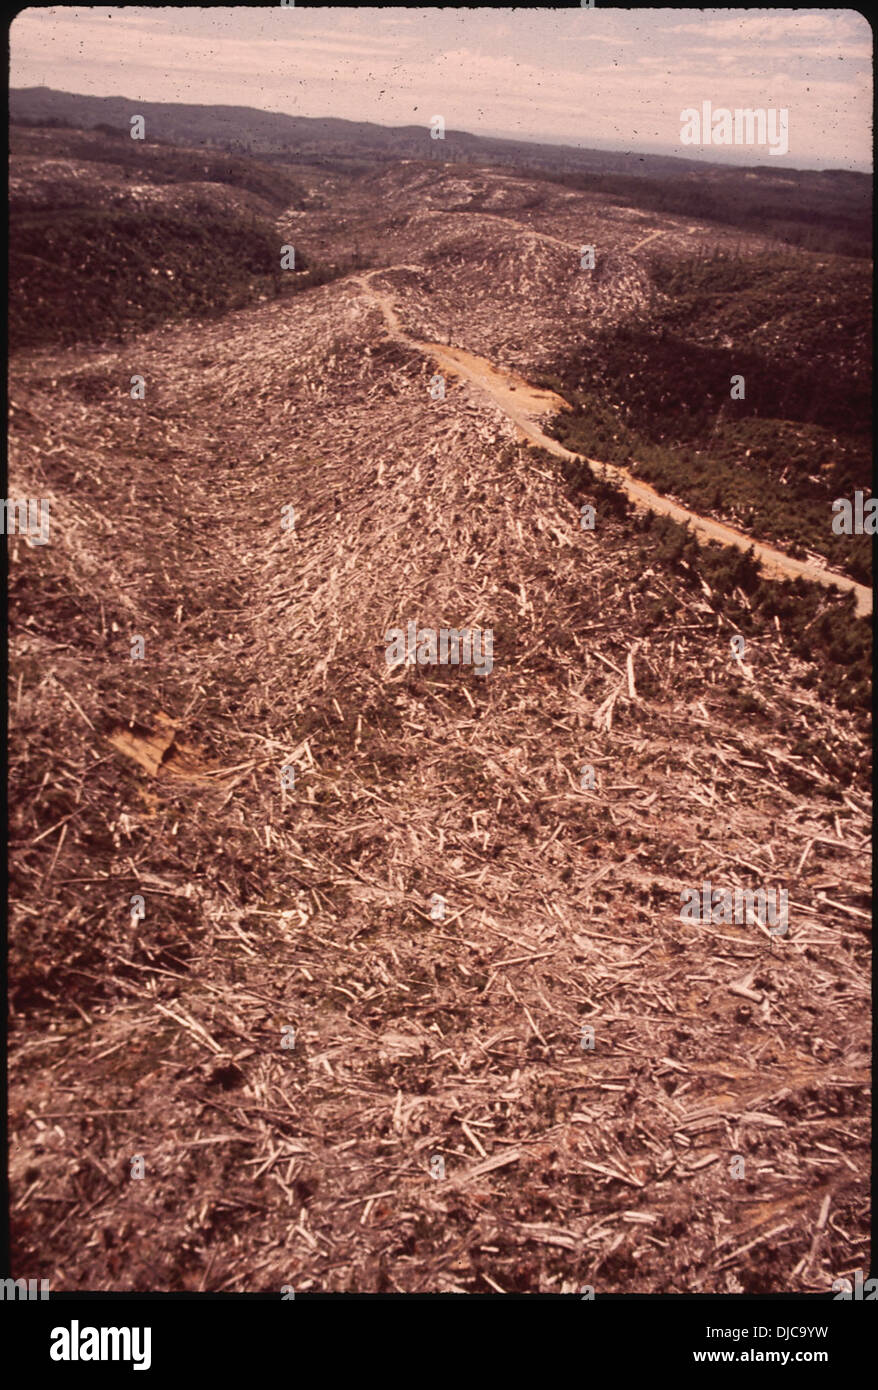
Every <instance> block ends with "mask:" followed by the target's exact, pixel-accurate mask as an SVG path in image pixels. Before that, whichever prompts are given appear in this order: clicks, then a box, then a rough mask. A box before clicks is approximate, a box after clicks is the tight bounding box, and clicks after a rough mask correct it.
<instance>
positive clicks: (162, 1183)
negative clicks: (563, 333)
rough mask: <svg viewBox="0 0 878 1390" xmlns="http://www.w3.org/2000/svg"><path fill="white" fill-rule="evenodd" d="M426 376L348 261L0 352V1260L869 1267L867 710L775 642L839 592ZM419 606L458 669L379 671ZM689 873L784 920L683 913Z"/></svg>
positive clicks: (695, 1285) (78, 1272) (223, 1286)
mask: <svg viewBox="0 0 878 1390" xmlns="http://www.w3.org/2000/svg"><path fill="white" fill-rule="evenodd" d="M291 216H293V215H292V214H291ZM449 229H450V230H449V235H451V234H454V224H453V222H450V223H449ZM400 235H401V236H404V235H405V228H402V229H401V231H400ZM510 235H511V236H513V237H515V238H518V237H519V236H520V235H521V234H520V233H517V232H514V231H513V232H511V233H510ZM516 244H517V245H518V244H520V243H519V242H517V241H516ZM496 245H497V244H496V243H492V247H495V246H496ZM396 250H397V248H396V247H395V246H393V247H390V248H388V251H387V255H388V256H390V255H391V254H393V255H395V254H396ZM492 254H493V252H492ZM497 254H498V255H499V256H500V257H501V258H502V257H504V256H506V255H508V254H509V253H508V251H507V250H506V249H504V246H503V244H501V245H500V246H499V247H498V248H497ZM534 254H535V255H536V254H540V255H542V254H543V253H542V252H539V253H538V252H536V251H535V252H534ZM551 254H554V253H551ZM545 255H546V257H547V258H548V257H549V255H550V253H549V252H548V251H547V252H546V253H545ZM503 263H504V262H503V261H502V259H501V261H500V264H503ZM416 266H417V268H416V270H414V271H412V272H410V277H411V278H410V280H409V281H408V282H407V281H406V277H405V274H403V275H401V276H399V275H395V276H392V277H390V279H388V281H387V283H386V289H387V292H388V293H389V294H392V295H393V296H395V297H396V298H397V300H398V306H399V312H400V317H401V318H402V320H403V321H404V322H406V323H407V324H408V326H409V327H411V328H413V329H420V327H421V323H423V320H424V318H425V317H426V316H427V315H428V313H429V310H428V309H427V307H426V306H427V304H428V302H429V301H428V298H427V297H423V298H422V297H421V296H415V295H414V294H413V293H411V291H410V295H411V302H410V303H408V304H407V299H406V290H405V286H406V283H409V284H410V286H414V285H417V284H419V283H421V282H420V281H419V280H418V278H417V277H418V275H420V274H421V273H422V272H423V266H422V264H421V262H420V260H419V261H418V262H417V263H416ZM450 273H451V272H450V271H449V274H450ZM464 273H465V274H469V273H470V272H469V271H468V270H467V271H465V272H464ZM632 274H633V275H634V276H635V277H636V276H637V275H638V274H639V271H637V269H636V266H635V267H634V268H633V269H632ZM484 283H487V284H489V285H491V284H492V283H493V282H491V281H490V280H488V281H483V284H484ZM475 288H476V286H475V282H474V283H473V292H475ZM437 292H438V293H441V292H439V291H437ZM484 297H485V298H489V297H490V295H486V296H484ZM494 298H495V301H496V305H497V308H498V314H501V315H502V314H503V313H504V312H506V310H505V309H504V305H505V304H506V294H505V292H504V289H503V287H502V286H501V287H500V288H498V289H497V290H496V291H494ZM524 298H525V301H526V303H525V309H526V313H527V314H534V315H539V314H543V313H545V312H546V311H545V310H544V309H542V308H540V307H539V300H538V298H537V297H536V296H531V297H527V296H525V297H524ZM441 302H442V312H443V313H448V312H450V309H451V306H452V297H451V295H450V294H449V295H448V297H447V298H446V299H445V300H444V301H441ZM465 304H466V301H465V299H463V298H461V299H459V300H458V307H457V312H458V313H460V314H461V315H462V314H463V312H464V310H465ZM508 312H509V314H510V318H509V320H508V322H509V328H507V327H501V329H500V333H501V335H504V334H507V333H508V332H509V331H511V322H512V317H511V315H512V311H511V310H509V311H508ZM488 317H489V314H488V309H487V307H486V308H485V309H484V311H483V316H482V318H481V319H480V320H476V319H474V339H473V341H471V343H470V346H472V347H473V349H474V350H479V348H480V347H481V346H482V345H483V343H484V342H486V341H487V339H488V336H489V328H488ZM519 321H520V323H521V324H522V329H520V331H526V322H527V319H526V318H522V317H520V320H519ZM461 322H462V319H461ZM426 327H427V325H424V331H423V336H425V337H428V336H434V335H433V334H430V333H428V332H427V331H426ZM454 331H455V332H457V331H458V330H457V329H455V330H454ZM495 331H496V330H495ZM496 341H497V340H496V339H495V346H496ZM531 350H532V348H531V346H530V344H528V346H527V347H524V346H523V347H522V348H521V352H522V355H526V354H527V353H529V352H530V351H531ZM133 372H137V373H139V374H141V375H142V376H143V377H144V379H145V381H146V384H147V393H146V399H145V401H136V400H131V399H130V396H129V383H130V378H131V375H132V373H133ZM432 374H433V368H432V364H431V363H430V362H429V360H427V359H426V358H425V357H423V356H422V355H421V354H419V353H417V352H415V351H413V350H407V349H405V348H404V347H401V346H399V345H398V344H393V343H391V342H388V341H387V339H386V329H385V323H384V319H383V315H382V314H381V312H380V309H379V307H378V306H376V304H375V302H374V300H373V299H372V297H371V296H370V295H369V294H368V293H367V292H366V290H365V288H364V286H363V284H362V283H361V282H360V281H358V279H357V277H356V276H350V277H346V278H344V279H339V280H336V281H335V282H334V283H332V284H328V285H324V286H322V287H320V288H316V289H311V290H309V291H308V292H307V293H306V294H302V295H297V296H295V297H293V298H288V299H282V300H277V301H275V302H269V303H264V304H258V305H255V306H251V307H247V308H241V309H239V310H237V311H236V312H234V313H231V314H228V315H227V316H226V317H224V318H223V319H222V320H216V321H212V322H208V323H201V322H198V321H196V320H190V321H187V322H185V323H181V324H174V325H165V326H162V327H155V328H153V329H152V330H151V331H150V332H148V333H145V334H142V335H139V336H138V337H137V338H136V339H135V340H133V341H132V342H129V343H126V344H124V345H121V346H120V345H114V344H112V343H105V344H103V345H98V346H77V347H71V348H69V349H67V350H61V349H58V348H54V347H53V348H42V349H40V350H31V351H29V352H27V353H20V354H19V355H18V356H17V357H16V359H15V360H14V362H13V368H12V380H11V400H12V405H13V416H12V421H13V453H12V486H13V487H14V489H15V490H16V491H17V492H19V493H21V494H23V495H27V496H45V497H48V498H49V499H50V500H51V517H52V540H51V544H50V545H48V546H28V545H26V544H24V543H23V542H21V541H19V540H13V541H12V542H11V544H10V554H11V603H12V610H11V613H12V626H11V631H12V637H11V680H12V684H11V701H10V713H11V720H12V733H11V750H12V754H13V760H12V769H11V777H12V781H11V812H10V816H11V820H10V828H11V836H12V875H13V905H12V926H11V931H12V936H11V959H10V975H11V1002H12V1005H13V1013H12V1021H11V1034H10V1049H11V1057H10V1109H11V1118H10V1124H11V1133H12V1174H11V1181H12V1195H13V1208H14V1229H13V1240H14V1252H15V1262H16V1264H17V1265H18V1266H19V1267H21V1268H25V1267H26V1268H27V1270H28V1272H29V1273H30V1274H32V1275H34V1276H45V1277H49V1278H50V1279H51V1281H52V1287H53V1288H55V1287H58V1288H65V1289H82V1288H98V1289H120V1290H145V1289H196V1290H197V1289H201V1290H271V1289H278V1288H280V1287H281V1285H284V1284H292V1285H293V1286H294V1287H295V1288H296V1289H297V1290H299V1289H301V1290H305V1289H309V1288H314V1289H330V1290H336V1289H337V1290H341V1289H360V1290H367V1291H372V1290H376V1289H377V1290H403V1291H413V1290H419V1289H431V1290H448V1291H454V1290H463V1291H469V1292H479V1291H482V1292H486V1291H489V1290H497V1289H500V1290H507V1291H508V1290H524V1291H537V1290H552V1291H562V1290H563V1291H573V1290H576V1289H579V1288H581V1287H582V1286H584V1285H593V1286H595V1287H596V1288H597V1289H598V1290H599V1291H601V1292H616V1291H625V1292H636V1291H644V1292H645V1291H649V1292H657V1291H692V1292H705V1293H706V1292H715V1291H719V1292H740V1291H746V1292H773V1291H778V1290H783V1291H793V1290H815V1291H816V1290H820V1291H825V1290H826V1289H828V1288H829V1285H830V1283H831V1280H832V1278H834V1277H835V1275H836V1273H837V1272H838V1271H840V1270H847V1269H852V1268H854V1267H856V1266H862V1267H867V1264H868V1248H867V1241H868V1202H869V1186H868V1183H869V1178H868V1174H869V1153H868V1142H869V1128H868V1115H867V1100H866V1097H867V1089H868V1085H869V1064H868V1048H869V1026H868V1019H867V1011H868V1000H869V981H868V945H869V940H868V935H867V931H866V928H867V925H868V923H867V917H868V903H869V896H868V895H869V878H868V870H869V859H868V829H869V818H868V809H869V803H868V794H869V767H868V759H869V744H868V733H867V729H866V727H865V719H864V717H863V716H862V715H861V714H859V713H858V712H856V711H855V710H844V709H841V708H839V707H838V705H837V704H836V703H835V702H834V701H833V700H831V699H827V698H823V697H821V696H820V695H819V694H818V693H817V686H818V684H819V682H820V680H821V679H822V678H823V676H824V675H825V670H826V662H827V657H826V654H825V650H824V648H823V646H822V645H821V644H820V643H815V644H814V646H813V649H812V650H811V651H810V653H809V652H806V653H805V654H803V653H802V652H801V650H800V648H798V647H797V646H795V645H794V644H793V643H792V641H791V638H790V631H791V625H792V621H793V619H792V616H791V615H792V612H793V610H794V609H796V608H797V607H798V608H801V607H802V606H803V605H805V604H806V603H811V604H813V622H814V624H815V631H816V630H817V629H818V628H819V626H820V625H821V624H823V625H824V627H826V626H829V627H832V626H833V625H838V624H839V622H840V621H841V620H842V619H843V618H844V616H845V615H846V614H847V612H848V610H847V607H846V605H845V603H844V601H843V600H841V599H838V598H834V597H832V596H831V595H830V594H824V593H820V594H815V593H809V594H805V592H804V591H801V590H798V591H796V592H795V593H794V594H792V595H789V594H786V595H785V594H784V593H783V592H782V591H781V590H777V591H776V592H777V595H778V597H777V606H776V608H775V610H774V613H773V615H772V614H771V613H769V612H768V611H766V610H765V609H764V608H762V607H760V606H759V604H758V603H757V602H756V601H755V599H754V596H753V591H752V590H751V589H749V588H748V575H747V569H746V566H745V565H744V566H742V567H740V568H739V569H738V570H736V571H734V575H735V576H737V578H733V579H732V581H731V582H729V583H728V585H727V586H719V585H717V584H716V583H715V582H714V583H711V570H710V569H709V568H705V569H703V570H701V569H700V567H699V563H698V561H697V558H696V557H694V556H693V555H692V554H691V553H689V552H688V551H687V552H685V553H684V551H683V550H682V549H681V542H680V541H679V538H678V537H675V535H674V533H673V531H672V530H671V531H669V530H667V529H665V528H663V527H662V526H660V525H659V524H658V523H651V522H650V521H649V520H648V519H638V518H636V517H634V516H633V515H632V514H631V513H630V512H628V511H627V509H626V507H625V505H624V503H623V502H622V501H621V500H620V499H619V498H618V496H617V495H615V494H614V493H613V492H612V490H609V489H606V488H602V487H601V486H600V485H599V484H596V483H595V482H594V481H593V480H592V479H590V478H589V476H588V473H587V470H581V471H580V472H578V473H576V472H573V471H570V470H568V471H567V472H566V474H565V471H564V469H563V468H562V466H561V464H560V462H559V461H558V460H556V459H553V458H552V457H550V456H548V455H545V454H542V453H539V452H536V451H533V450H530V449H528V448H526V447H524V446H523V445H521V444H520V443H519V442H518V441H517V439H516V437H515V431H514V427H513V426H512V425H511V424H510V423H509V422H508V421H507V420H506V419H505V417H504V416H503V415H502V413H501V412H500V411H499V410H498V409H496V407H493V406H491V405H490V404H489V403H487V402H486V401H485V400H484V399H483V398H482V397H480V396H478V395H477V394H475V393H474V392H472V391H471V389H470V388H469V387H468V386H467V385H466V384H465V383H461V382H455V381H453V380H449V382H448V383H447V389H446V395H445V398H444V400H441V401H440V400H433V399H431V396H430V393H429V385H430V381H431V377H432ZM586 503H592V504H594V505H595V507H596V523H595V528H594V530H593V531H588V530H584V529H583V527H582V526H581V524H580V520H581V513H580V509H581V507H582V506H583V505H584V504H586ZM287 506H292V508H293V513H292V514H290V513H289V512H286V513H285V512H284V507H287ZM291 515H292V517H293V518H294V520H295V526H294V528H293V529H284V520H285V518H286V519H287V520H288V519H289V518H290V516H291ZM741 585H743V587H740V586H741ZM784 605H786V607H785V606H784ZM788 614H789V615H790V616H788ZM409 621H414V622H415V623H417V624H418V625H420V626H428V627H432V628H437V629H438V628H443V627H455V628H464V627H473V626H476V627H479V628H482V629H487V628H489V629H491V631H492V633H493V642H494V647H493V669H492V671H491V672H490V674H489V675H486V676H479V675H478V674H477V673H476V672H475V671H474V670H473V669H472V668H471V667H463V666H462V667H457V668H452V667H447V668H441V667H432V666H415V667H408V668H406V667H390V666H389V665H388V663H387V661H386V658H385V651H386V647H387V637H386V634H387V631H388V629H390V628H393V627H396V626H400V627H403V628H405V627H406V626H407V624H408V623H409ZM741 634H745V647H744V651H745V655H744V658H743V660H738V659H737V657H736V656H735V655H734V653H733V651H732V650H731V639H732V637H734V636H736V635H741ZM137 636H140V637H142V638H143V641H144V657H143V659H142V660H132V659H131V654H132V647H133V643H134V638H135V637H137ZM134 650H136V646H135V647H134ZM584 766H590V767H591V768H592V769H593V771H594V786H593V787H591V786H590V785H588V784H584V780H583V777H582V768H583V767H584ZM289 769H293V772H292V776H291V775H290V772H289ZM285 770H286V771H285ZM290 782H292V785H289V784H290ZM704 882H710V883H712V884H713V885H714V886H715V887H733V886H735V885H738V886H758V885H760V884H762V885H766V886H778V887H784V888H787V889H788V890H789V895H790V927H789V931H788V932H787V933H786V934H784V935H771V934H770V933H769V932H768V931H767V930H766V928H765V927H760V926H759V925H758V924H756V923H750V924H747V925H735V924H734V923H728V924H723V925H719V926H717V925H713V924H707V925H703V924H701V925H699V924H694V923H687V922H683V921H681V920H680V906H681V893H682V892H683V891H685V890H687V889H690V888H698V889H699V890H700V888H701V885H702V884H703V883H704ZM137 894H139V895H141V896H142V897H143V898H144V900H145V916H144V917H143V918H142V919H135V920H133V921H132V919H131V899H132V895H137ZM435 895H439V897H440V898H441V899H442V900H443V901H444V903H445V905H446V906H445V908H444V913H443V911H442V909H441V907H439V908H437V898H436V896H435ZM589 1028H590V1029H593V1030H594V1031H593V1047H587V1046H586V1047H584V1046H583V1042H584V1041H585V1042H586V1043H587V1042H588V1041H589V1036H590V1035H588V1034H587V1033H586V1032H584V1030H585V1029H589ZM290 1030H293V1032H290ZM71 1155H75V1157H73V1158H71ZM135 1155H141V1156H142V1158H143V1162H144V1174H145V1175H144V1178H143V1179H142V1180H139V1181H134V1180H132V1178H131V1171H132V1168H131V1165H132V1159H133V1157H134V1156H135ZM440 1160H441V1161H440ZM827 1199H829V1211H830V1213H831V1218H830V1220H829V1222H828V1224H827V1225H826V1226H825V1229H824V1231H823V1236H822V1239H821V1241H820V1242H818V1243H817V1244H815V1243H814V1231H815V1224H816V1222H817V1219H818V1216H819V1214H820V1212H821V1210H822V1209H823V1208H824V1204H825V1203H826V1201H827Z"/></svg>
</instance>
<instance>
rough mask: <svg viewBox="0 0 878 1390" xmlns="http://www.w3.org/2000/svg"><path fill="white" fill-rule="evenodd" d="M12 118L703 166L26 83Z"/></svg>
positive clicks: (324, 146) (256, 139) (522, 159)
mask: <svg viewBox="0 0 878 1390" xmlns="http://www.w3.org/2000/svg"><path fill="white" fill-rule="evenodd" d="M9 112H10V118H11V120H13V121H19V122H25V121H26V122H28V123H32V124H39V125H45V124H46V123H48V122H50V121H59V122H63V123H65V124H68V125H72V126H76V127H78V128H80V129H90V128H93V127H95V126H97V125H108V126H114V127H116V128H117V129H120V130H125V131H127V130H128V128H129V120H130V117H131V116H132V115H135V114H137V115H141V116H143V117H144V118H145V120H146V122H147V139H149V140H156V139H158V140H170V141H172V142H174V143H181V144H188V145H206V146H214V147H221V148H227V147H229V146H236V147H240V148H241V149H242V150H246V151H247V152H249V153H252V154H282V153H291V152H295V154H296V156H297V157H301V156H302V155H308V154H311V155H321V154H323V155H333V154H335V155H337V154H342V153H343V154H351V153H353V152H360V153H362V154H368V155H370V156H372V157H373V158H374V157H376V156H381V155H384V156H386V157H388V158H394V159H398V158H406V157H408V158H413V159H423V158H425V157H429V156H430V154H431V153H432V154H436V156H437V157H441V158H443V159H447V158H449V156H454V155H458V156H465V157H466V158H468V159H472V158H482V159H485V160H490V161H491V162H492V163H514V164H521V163H530V164H536V165H540V166H545V165H551V166H552V167H553V168H555V169H557V170H559V171H561V170H567V171H569V172H576V171H580V172H595V173H598V172H604V173H606V172H616V173H627V174H638V173H639V174H653V175H659V174H663V173H664V174H674V173H678V174H679V173H681V172H685V171H686V170H690V169H691V170H699V171H703V170H704V169H705V168H706V167H711V166H705V165H704V164H702V163H701V162H698V161H695V160H688V159H674V158H670V157H668V156H665V155H648V154H643V155H641V154H625V153H618V152H615V151H607V150H581V149H575V148H573V147H572V146H566V145H548V144H532V143H530V142H529V141H524V140H497V139H489V138H487V137H484V136H480V135H470V134H468V133H467V132H466V131H461V130H447V131H446V133H445V139H444V140H442V141H439V140H433V139H431V136H430V129H429V123H428V121H426V120H425V121H424V123H423V124H422V125H409V126H383V125H377V124H375V123H373V122H371V121H345V120H338V119H336V118H334V117H330V116H325V117H324V116H319V117H313V116H287V115H284V114H283V113H282V112H278V111H260V110H257V108H255V107H252V106H214V105H209V106H194V105H193V106H190V105H187V104H184V103H181V102H164V101H134V100H132V99H130V98H128V97H92V96H81V95H78V94H77V93H74V92H58V91H55V90H54V89H53V88H51V87H23V88H18V89H14V90H12V91H11V92H10V94H9Z"/></svg>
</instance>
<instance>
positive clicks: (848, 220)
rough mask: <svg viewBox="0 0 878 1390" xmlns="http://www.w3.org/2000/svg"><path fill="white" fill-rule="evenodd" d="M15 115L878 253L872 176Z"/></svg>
mask: <svg viewBox="0 0 878 1390" xmlns="http://www.w3.org/2000/svg"><path fill="white" fill-rule="evenodd" d="M9 110H10V119H11V120H12V122H13V123H17V124H19V125H40V126H45V125H55V126H62V127H64V126H68V127H73V128H76V129H83V130H89V129H94V128H96V127H100V128H101V129H102V130H103V131H105V132H106V133H108V134H112V133H120V134H121V133H127V132H128V131H129V130H130V118H131V116H132V115H141V116H143V117H144V119H145V121H146V138H147V140H151V141H158V142H162V141H165V142H169V143H172V144H182V145H188V146H195V147H202V148H208V149H222V150H225V151H229V152H231V153H237V154H250V155H256V156H258V157H259V158H260V159H262V160H263V161H267V162H271V163H279V162H283V161H287V160H289V161H292V160H295V162H296V163H297V164H299V165H302V164H310V165H315V166H323V167H327V168H331V169H333V170H337V171H339V172H343V173H353V174H357V173H360V174H366V173H371V172H372V169H373V168H374V165H375V164H376V162H377V163H379V164H384V163H395V162H397V161H399V160H403V159H410V160H424V159H435V160H438V161H443V162H448V161H451V162H455V163H456V162H460V163H462V164H468V165H487V166H492V167H496V166H500V167H503V166H505V167H507V168H514V169H516V170H518V171H520V172H522V173H524V174H526V175H530V176H533V177H538V178H547V179H552V180H554V181H556V182H559V183H562V184H565V185H567V186H568V187H570V188H573V189H576V190H577V191H579V192H588V193H597V194H600V195H601V196H602V197H604V198H608V199H609V200H610V201H612V202H616V203H621V204H623V205H625V206H633V207H641V208H649V209H651V210H653V211H657V212H662V213H670V214H677V215H680V216H688V217H693V218H696V217H697V218H702V219H705V220H708V221H713V222H719V223H723V224H725V225H727V226H736V227H740V228H742V229H746V230H748V231H755V232H757V233H764V234H768V235H772V236H774V237H776V238H777V239H778V240H781V241H784V242H787V243H789V244H791V245H797V246H804V247H807V248H808V249H809V250H815V251H833V252H836V253H840V254H843V255H849V256H858V257H863V256H869V255H870V254H871V229H872V178H871V175H869V174H863V173H855V172H851V171H849V170H844V169H823V170H808V169H786V168H785V169H774V168H771V167H769V166H767V165H754V166H753V167H752V168H747V167H741V166H730V165H724V164H710V163H706V162H705V161H703V160H690V159H677V158H674V157H672V156H669V155H658V154H638V153H636V152H634V153H626V152H624V151H614V150H588V149H576V148H574V147H573V146H568V145H549V144H538V143H531V142H529V141H525V140H499V139H489V138H487V137H484V136H480V135H470V134H468V133H467V132H466V131H461V130H447V131H446V133H445V139H444V140H433V139H431V137H430V129H429V123H428V120H427V119H425V121H424V124H423V125H411V126H396V127H394V126H382V125H376V124H374V123H373V122H370V121H345V120H338V119H336V118H334V117H329V116H326V117H323V116H320V117H312V116H287V115H284V114H283V112H278V111H259V110H257V109H256V108H255V107H251V106H213V105H210V106H194V105H193V106H190V105H187V104H184V103H181V102H161V101H134V100H131V99H129V98H127V97H92V96H81V95H78V94H76V93H73V92H58V91H55V90H53V89H52V88H50V87H25V88H18V89H14V90H12V91H11V92H10V96H9Z"/></svg>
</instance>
